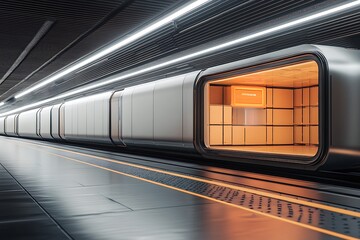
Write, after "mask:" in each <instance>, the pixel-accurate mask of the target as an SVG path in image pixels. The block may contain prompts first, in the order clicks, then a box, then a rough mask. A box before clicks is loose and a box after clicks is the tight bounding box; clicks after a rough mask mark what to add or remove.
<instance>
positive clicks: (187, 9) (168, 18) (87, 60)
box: [15, 0, 211, 98]
mask: <svg viewBox="0 0 360 240" xmlns="http://www.w3.org/2000/svg"><path fill="white" fill-rule="evenodd" d="M209 1H211V0H196V1H193V2H192V3H190V4H187V5H186V6H184V7H181V8H180V9H177V10H176V11H174V12H173V13H172V14H170V15H168V16H166V17H164V18H163V19H161V20H159V21H157V22H155V23H153V24H151V25H150V26H148V27H145V28H144V29H142V30H140V31H138V32H136V33H134V34H133V35H130V36H129V37H127V38H125V39H121V40H119V41H118V42H116V43H115V44H113V45H111V46H109V47H106V48H105V49H103V50H101V51H100V52H98V53H95V54H93V55H90V56H89V57H88V58H85V59H84V60H82V61H80V62H78V63H76V64H74V65H72V66H70V67H68V68H66V69H64V70H63V71H60V72H59V73H56V74H55V75H53V76H51V77H50V78H48V79H46V80H44V81H42V82H40V83H39V84H36V85H34V86H33V87H30V88H28V89H26V90H25V91H23V92H21V93H19V94H17V95H15V98H20V97H23V96H25V95H27V94H29V93H31V92H33V91H35V90H37V89H39V88H41V87H43V86H45V85H48V84H49V83H51V82H54V81H56V80H57V79H59V78H62V77H64V76H65V75H67V74H69V73H72V72H74V71H76V70H78V69H79V68H82V67H84V66H86V65H87V64H90V63H93V62H95V61H96V60H98V59H100V58H102V57H104V56H106V55H108V54H110V53H112V52H115V51H117V50H119V49H120V48H122V47H125V46H126V45H129V44H131V43H133V42H135V41H136V40H139V39H140V38H142V37H145V36H146V35H148V34H150V33H152V32H154V31H156V30H158V29H160V28H161V27H163V26H165V25H166V24H169V23H171V22H172V21H174V20H175V19H177V18H179V17H182V16H184V15H185V14H187V13H189V12H191V11H193V10H195V9H197V8H198V7H200V6H201V5H203V4H205V3H207V2H209Z"/></svg>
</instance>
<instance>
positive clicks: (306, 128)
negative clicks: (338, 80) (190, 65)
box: [204, 60, 319, 157]
mask: <svg viewBox="0 0 360 240" xmlns="http://www.w3.org/2000/svg"><path fill="white" fill-rule="evenodd" d="M204 96H205V99H204V100H205V101H204V102H205V106H204V121H205V125H204V126H205V129H204V141H205V145H206V147H207V148H209V149H219V150H230V151H245V152H254V153H271V154H286V155H297V156H306V157H314V156H315V155H316V154H317V152H318V148H319V67H318V64H317V62H316V61H314V60H303V61H300V62H296V63H291V64H287V65H282V66H277V67H272V68H267V69H260V70H253V71H251V72H245V73H241V74H238V75H235V76H230V77H226V78H223V79H216V80H211V81H209V82H207V83H206V85H205V92H204Z"/></svg>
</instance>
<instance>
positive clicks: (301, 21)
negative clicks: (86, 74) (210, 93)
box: [0, 0, 360, 116]
mask: <svg viewBox="0 0 360 240" xmlns="http://www.w3.org/2000/svg"><path fill="white" fill-rule="evenodd" d="M359 5H360V0H357V1H352V2H349V3H346V4H342V5H339V6H336V7H333V8H330V9H327V10H324V11H321V12H318V13H315V14H312V15H309V16H306V17H303V18H300V19H296V20H293V21H288V22H287V23H284V24H280V25H278V26H276V27H272V28H268V29H265V30H262V31H259V32H256V33H253V34H249V35H247V36H244V37H240V38H237V39H235V40H232V41H229V42H225V43H222V44H219V45H216V46H213V47H210V48H206V49H203V50H200V51H198V52H195V53H192V54H188V55H185V56H182V57H179V58H176V59H172V60H170V61H166V62H163V63H161V64H158V65H154V66H151V67H148V68H143V69H141V70H138V71H134V72H130V73H128V74H124V75H121V76H118V77H115V78H111V79H109V80H106V81H103V82H99V83H96V84H93V85H89V86H87V87H82V88H79V89H75V90H72V91H69V92H66V93H63V94H60V95H58V96H56V97H52V98H49V99H46V100H42V101H40V102H36V103H33V104H30V105H26V106H23V107H20V108H17V109H14V110H11V111H8V112H5V113H2V114H0V116H4V115H9V114H13V113H16V112H20V111H23V110H26V109H30V108H34V107H38V106H41V105H43V104H46V103H48V102H52V101H56V100H59V99H65V98H67V97H70V96H73V95H75V94H78V93H82V92H86V91H88V90H92V89H95V88H98V87H102V86H105V85H108V84H111V83H114V82H117V81H120V80H123V79H126V78H130V77H133V76H136V75H140V74H143V73H147V72H151V71H153V70H156V69H159V68H162V67H165V66H169V65H172V64H176V63H179V62H183V61H185V60H189V59H193V58H195V57H199V56H203V55H205V54H208V53H212V52H215V51H218V50H221V49H224V48H228V47H232V46H235V45H238V44H240V43H244V42H248V41H250V40H253V39H256V38H259V37H263V36H267V35H270V34H272V33H276V32H279V31H281V30H286V29H288V28H291V27H295V26H299V25H301V24H305V23H309V22H311V21H313V20H317V19H321V18H324V17H327V16H331V15H333V14H336V13H341V12H344V11H346V10H350V9H352V8H353V7H357V6H359Z"/></svg>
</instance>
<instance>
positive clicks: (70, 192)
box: [0, 137, 360, 240]
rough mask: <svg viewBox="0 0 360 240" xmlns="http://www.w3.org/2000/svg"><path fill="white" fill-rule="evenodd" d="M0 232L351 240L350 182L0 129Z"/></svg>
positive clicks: (355, 223) (358, 223) (359, 222)
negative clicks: (177, 159)
mask: <svg viewBox="0 0 360 240" xmlns="http://www.w3.org/2000/svg"><path fill="white" fill-rule="evenodd" d="M0 164H1V165H0V174H1V175H0V203H1V204H0V239H170V240H171V239H175V240H176V239H252V240H255V239H284V240H285V239H286V240H288V239H358V238H360V212H359V209H360V197H359V195H360V193H359V190H358V189H355V188H345V187H338V186H332V185H327V184H319V183H313V182H306V181H299V180H292V179H286V178H282V177H274V176H266V175H261V174H254V173H246V172H240V171H235V170H226V169H221V168H215V167H204V166H201V165H196V164H189V163H187V164H180V163H177V162H169V161H166V160H162V159H156V158H150V157H146V158H145V157H137V156H133V155H127V154H120V153H109V152H103V151H99V150H91V149H84V148H79V147H70V146H64V145H60V144H55V143H47V142H41V141H32V140H23V139H16V138H8V137H0Z"/></svg>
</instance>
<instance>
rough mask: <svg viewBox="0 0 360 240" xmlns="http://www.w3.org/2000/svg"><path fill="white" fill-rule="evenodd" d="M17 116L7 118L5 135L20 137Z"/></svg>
mask: <svg viewBox="0 0 360 240" xmlns="http://www.w3.org/2000/svg"><path fill="white" fill-rule="evenodd" d="M17 116H18V115H17V114H13V115H10V116H7V117H6V118H5V134H6V135H8V136H18V134H17Z"/></svg>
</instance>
